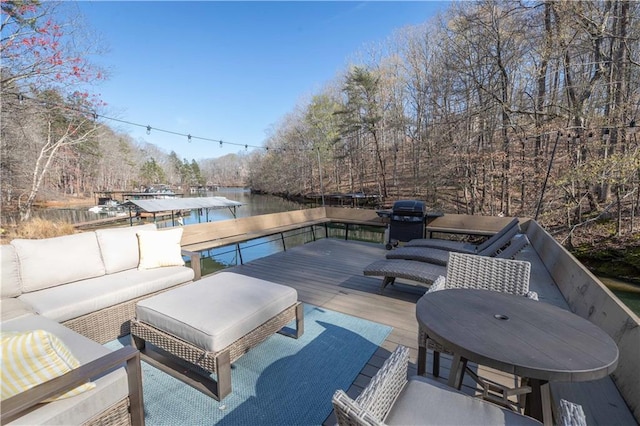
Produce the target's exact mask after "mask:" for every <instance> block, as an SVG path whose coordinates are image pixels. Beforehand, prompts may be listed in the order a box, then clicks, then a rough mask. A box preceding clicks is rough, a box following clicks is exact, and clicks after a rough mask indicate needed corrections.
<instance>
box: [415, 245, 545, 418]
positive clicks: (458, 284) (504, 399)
mask: <svg viewBox="0 0 640 426" xmlns="http://www.w3.org/2000/svg"><path fill="white" fill-rule="evenodd" d="M530 274H531V264H530V263H529V262H526V261H522V260H512V259H502V258H495V257H485V256H476V255H469V254H463V253H453V252H452V253H450V254H449V262H448V263H447V276H446V278H445V277H439V278H438V279H437V280H436V281H435V282H434V283H433V285H432V286H431V287H430V288H429V290H428V291H427V293H425V294H429V293H432V292H434V291H439V290H444V289H452V288H469V289H481V290H490V291H500V292H504V293H511V294H516V295H521V296H526V297H529V298H531V299H534V300H538V296H537V294H536V293H535V292H530V291H529V277H530ZM418 348H419V349H418V350H419V354H418V374H419V375H423V374H424V373H425V372H426V358H427V356H426V352H427V349H431V350H432V351H433V368H432V374H433V375H434V376H435V377H438V376H439V375H440V352H446V353H450V352H448V351H447V350H446V348H444V347H443V346H442V345H440V344H439V343H437V342H436V341H434V340H432V339H429V336H428V335H427V333H426V332H425V330H424V329H423V328H422V327H420V328H419V334H418ZM466 372H467V373H469V374H470V375H471V377H472V378H473V379H474V380H475V381H476V382H477V383H478V384H479V385H480V386H481V387H482V389H483V396H484V398H485V399H488V400H491V401H494V402H497V403H500V404H502V405H505V406H511V405H512V404H513V403H512V402H511V401H510V400H509V398H510V397H511V396H517V397H518V398H519V400H520V396H521V395H523V394H526V393H527V392H529V391H530V388H529V387H528V386H516V387H514V388H507V387H505V386H502V385H500V384H498V383H495V382H493V381H491V380H488V379H484V378H482V377H480V376H478V375H477V374H476V373H475V372H474V371H473V370H471V369H469V368H467V369H466ZM462 373H463V374H464V373H465V371H463V372H462Z"/></svg>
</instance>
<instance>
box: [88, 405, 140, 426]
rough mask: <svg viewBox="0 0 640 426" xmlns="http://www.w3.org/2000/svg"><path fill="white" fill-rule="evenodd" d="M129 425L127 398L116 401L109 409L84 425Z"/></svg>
mask: <svg viewBox="0 0 640 426" xmlns="http://www.w3.org/2000/svg"><path fill="white" fill-rule="evenodd" d="M130 424H131V416H130V415H129V398H125V399H122V400H120V401H118V402H117V403H116V404H114V405H113V406H112V407H111V408H109V409H108V410H105V411H103V412H102V413H100V414H99V415H98V416H96V417H94V418H93V419H91V420H89V421H88V422H86V423H85V425H86V426H120V425H123V426H124V425H130Z"/></svg>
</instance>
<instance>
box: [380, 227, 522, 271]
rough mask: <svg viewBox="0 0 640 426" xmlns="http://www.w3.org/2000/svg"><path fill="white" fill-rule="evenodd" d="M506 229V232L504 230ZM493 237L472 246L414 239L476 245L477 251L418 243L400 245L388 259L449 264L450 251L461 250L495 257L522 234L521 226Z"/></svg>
mask: <svg viewBox="0 0 640 426" xmlns="http://www.w3.org/2000/svg"><path fill="white" fill-rule="evenodd" d="M503 231H504V232H503ZM499 234H500V235H498V234H496V235H494V236H493V237H491V238H489V239H488V240H487V241H486V242H484V243H482V244H481V245H479V246H472V245H469V244H467V243H462V242H460V241H447V240H431V239H425V240H422V239H421V240H412V241H413V243H414V244H418V243H419V242H421V241H436V242H440V243H442V242H444V243H446V245H451V244H449V243H456V244H455V245H458V246H460V245H461V244H462V246H469V247H476V248H477V250H478V251H477V252H471V251H461V250H452V249H446V248H435V247H427V246H418V245H411V246H409V245H407V246H404V247H400V248H398V249H396V250H393V251H392V252H389V253H387V255H386V257H387V259H407V260H417V261H420V262H429V263H434V264H436V265H443V266H447V261H448V260H449V252H459V253H468V254H477V255H479V256H490V257H494V256H496V255H498V253H500V251H501V250H502V249H504V248H505V246H507V245H508V244H510V242H511V240H512V239H513V238H514V237H515V236H517V235H519V234H520V226H513V225H512V226H511V227H509V229H506V230H504V229H503V230H502V231H500V233H499Z"/></svg>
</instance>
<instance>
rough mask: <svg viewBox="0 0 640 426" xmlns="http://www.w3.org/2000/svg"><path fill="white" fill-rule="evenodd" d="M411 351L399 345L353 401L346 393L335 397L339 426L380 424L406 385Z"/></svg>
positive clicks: (338, 392)
mask: <svg viewBox="0 0 640 426" xmlns="http://www.w3.org/2000/svg"><path fill="white" fill-rule="evenodd" d="M408 364H409V350H408V349H407V348H406V347H404V346H398V347H397V348H396V350H395V351H394V352H393V353H392V354H391V356H390V357H389V358H388V359H387V360H386V361H385V362H384V364H383V365H382V367H381V368H380V370H378V372H377V373H376V375H375V376H373V378H372V379H371V381H370V382H369V384H368V385H367V387H366V388H365V389H364V390H363V391H362V393H361V394H360V396H358V398H356V400H355V401H353V400H352V399H351V398H349V397H348V396H347V394H345V393H344V392H343V391H341V390H339V391H337V392H336V393H335V394H334V396H333V400H332V402H333V407H334V409H335V413H336V418H337V420H338V424H339V425H340V426H351V425H381V424H383V420H384V418H385V417H386V416H387V414H388V413H389V410H390V409H391V407H392V406H393V403H394V402H395V400H396V398H397V397H398V395H399V394H400V391H401V390H402V388H404V386H405V384H406V383H407V367H408Z"/></svg>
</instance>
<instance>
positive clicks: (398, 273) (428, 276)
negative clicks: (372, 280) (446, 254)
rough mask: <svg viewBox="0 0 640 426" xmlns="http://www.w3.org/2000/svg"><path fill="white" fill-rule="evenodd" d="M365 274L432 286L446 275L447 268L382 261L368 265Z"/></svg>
mask: <svg viewBox="0 0 640 426" xmlns="http://www.w3.org/2000/svg"><path fill="white" fill-rule="evenodd" d="M363 272H364V275H366V276H378V277H379V276H383V277H396V278H405V279H409V280H414V281H419V282H422V283H427V284H431V283H432V282H434V281H435V280H436V279H437V278H438V277H439V276H440V275H446V273H447V268H446V266H442V265H434V264H431V263H426V262H419V261H417V260H404V259H382V260H376V261H375V262H373V263H370V264H369V265H367V266H366V267H365V268H364V270H363Z"/></svg>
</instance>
